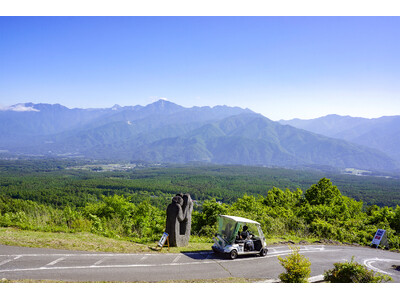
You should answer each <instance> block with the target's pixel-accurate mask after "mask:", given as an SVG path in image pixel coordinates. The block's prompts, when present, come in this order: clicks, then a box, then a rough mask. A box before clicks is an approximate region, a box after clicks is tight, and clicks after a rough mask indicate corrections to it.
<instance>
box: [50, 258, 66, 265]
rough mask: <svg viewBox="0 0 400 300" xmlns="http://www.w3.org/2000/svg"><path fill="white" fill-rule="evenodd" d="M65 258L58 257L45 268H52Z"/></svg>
mask: <svg viewBox="0 0 400 300" xmlns="http://www.w3.org/2000/svg"><path fill="white" fill-rule="evenodd" d="M65 258H66V257H60V258H59V259H56V260H53V261H52V262H49V263H48V264H47V265H46V266H54V265H55V264H56V263H58V262H60V261H63V260H64V259H65Z"/></svg>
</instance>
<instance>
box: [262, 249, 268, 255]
mask: <svg viewBox="0 0 400 300" xmlns="http://www.w3.org/2000/svg"><path fill="white" fill-rule="evenodd" d="M267 251H268V250H267V249H265V248H262V249H261V251H260V256H265V255H267Z"/></svg>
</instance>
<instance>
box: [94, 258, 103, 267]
mask: <svg viewBox="0 0 400 300" xmlns="http://www.w3.org/2000/svg"><path fill="white" fill-rule="evenodd" d="M105 260H106V259H105V258H103V259H100V260H99V261H96V262H95V263H94V264H93V266H98V265H99V264H101V263H102V262H104V261H105Z"/></svg>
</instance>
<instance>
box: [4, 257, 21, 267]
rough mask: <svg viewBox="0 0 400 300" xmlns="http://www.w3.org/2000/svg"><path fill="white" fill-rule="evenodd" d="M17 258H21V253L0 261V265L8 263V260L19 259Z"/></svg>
mask: <svg viewBox="0 0 400 300" xmlns="http://www.w3.org/2000/svg"><path fill="white" fill-rule="evenodd" d="M19 258H21V255H18V256H16V257H14V258H13V259H11V258H10V259H6V260H4V261H2V262H1V263H0V266H2V265H5V264H6V263H9V262H10V261H13V260H17V259H19Z"/></svg>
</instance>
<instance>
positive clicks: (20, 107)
mask: <svg viewBox="0 0 400 300" xmlns="http://www.w3.org/2000/svg"><path fill="white" fill-rule="evenodd" d="M0 110H2V111H17V112H26V111H39V110H38V109H35V108H33V107H31V106H25V104H16V105H12V106H8V107H1V106H0Z"/></svg>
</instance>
